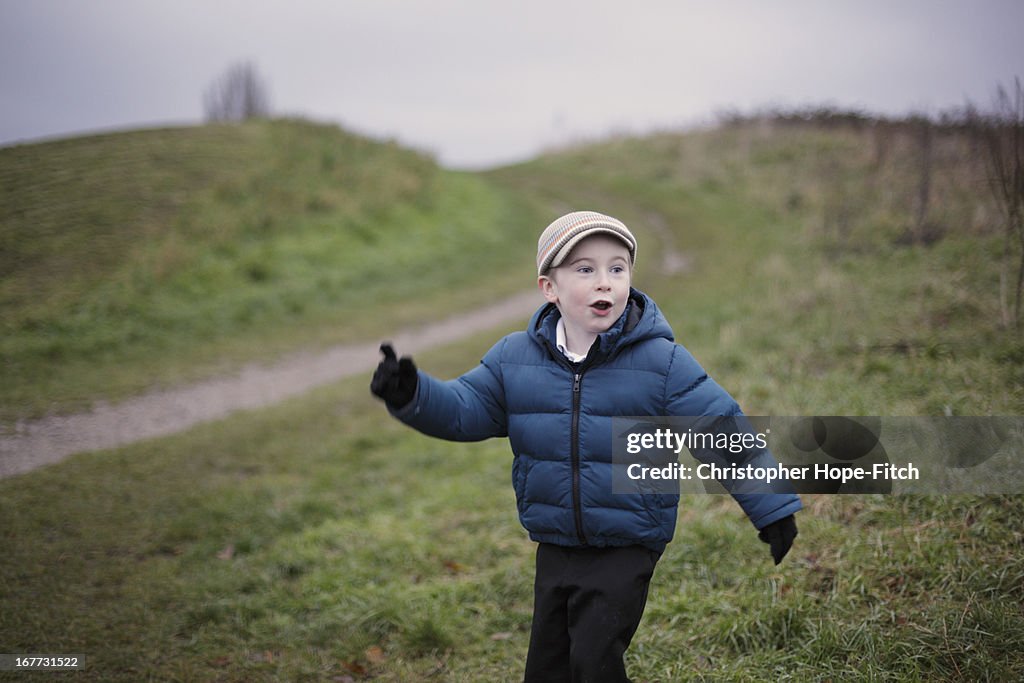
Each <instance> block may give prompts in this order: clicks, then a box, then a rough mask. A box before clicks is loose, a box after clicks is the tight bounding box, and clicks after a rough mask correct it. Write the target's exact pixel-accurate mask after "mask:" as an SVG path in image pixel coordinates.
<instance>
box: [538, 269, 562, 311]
mask: <svg viewBox="0 0 1024 683" xmlns="http://www.w3.org/2000/svg"><path fill="white" fill-rule="evenodd" d="M537 287H539V288H540V291H541V293H542V294H543V295H544V298H545V299H547V300H548V303H552V304H557V303H558V287H557V285H556V284H555V282H554V280H552V279H551V278H549V277H548V276H547V275H541V276H540V277H538V278H537Z"/></svg>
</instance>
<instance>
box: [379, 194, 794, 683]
mask: <svg viewBox="0 0 1024 683" xmlns="http://www.w3.org/2000/svg"><path fill="white" fill-rule="evenodd" d="M635 259H636V239H635V238H634V237H633V234H632V233H631V232H630V231H629V229H628V228H627V227H626V226H625V225H624V224H623V223H622V222H620V221H618V220H616V219H615V218H611V217H609V216H605V215H602V214H599V213H595V212H590V211H577V212H573V213H570V214H568V215H566V216H562V217H561V218H559V219H557V220H555V221H554V222H553V223H551V225H549V226H548V227H547V229H546V230H544V232H543V234H542V235H541V236H540V240H539V242H538V244H537V277H538V280H537V284H538V286H539V287H540V290H541V292H542V293H543V295H544V298H545V299H547V304H545V305H544V306H542V307H541V308H540V309H539V310H538V311H537V312H536V313H535V314H534V315H533V318H532V319H531V320H530V323H529V327H528V328H527V330H526V331H524V332H516V333H513V334H510V335H508V336H506V337H505V338H503V339H502V340H500V341H499V342H498V343H497V344H495V345H494V347H492V348H491V350H490V351H488V352H487V354H486V355H485V356H484V358H483V360H482V361H481V364H480V365H479V366H477V367H476V368H474V369H473V370H471V371H469V372H467V373H466V374H464V375H462V376H461V377H459V378H458V379H455V380H452V381H449V382H443V381H440V380H437V379H435V378H434V377H431V376H430V375H428V374H426V373H424V372H421V371H418V370H417V369H416V366H415V364H414V363H413V362H412V359H411V358H408V357H403V358H402V359H401V360H398V359H397V358H396V357H395V352H394V350H393V349H392V348H391V347H390V345H388V344H382V345H381V350H382V351H383V353H384V360H383V361H382V362H381V363H380V365H379V366H378V368H377V371H376V372H375V373H374V376H373V381H372V383H371V390H372V391H373V393H374V394H376V395H377V396H379V397H380V398H382V399H384V401H385V402H386V404H387V406H388V410H389V411H390V412H391V414H392V415H394V416H395V417H396V418H398V419H399V420H401V421H402V422H404V423H406V424H407V425H409V426H411V427H414V428H415V429H418V430H419V431H421V432H423V433H424V434H428V435H431V436H435V437H439V438H443V439H450V440H455V441H475V440H481V439H486V438H488V437H492V436H508V437H509V440H510V443H511V446H512V451H513V453H514V454H515V457H514V460H513V463H512V483H513V485H514V487H515V493H516V502H517V507H518V510H519V519H520V521H521V522H522V524H523V526H524V527H525V528H526V530H527V531H528V532H529V534H530V538H531V539H532V540H534V541H537V542H538V547H537V569H536V572H537V573H536V579H535V585H534V612H533V627H532V631H531V634H530V648H529V653H528V655H527V661H526V676H525V678H526V681H528V682H532V681H602V682H603V681H627V680H628V679H627V678H626V672H625V668H624V666H623V661H622V657H623V653H624V652H625V650H626V648H627V647H628V646H629V643H630V640H631V639H632V637H633V634H634V632H635V631H636V628H637V626H638V625H639V623H640V618H641V616H642V615H643V610H644V606H645V604H646V600H647V587H648V584H649V582H650V579H651V576H652V574H653V572H654V566H655V564H656V563H657V561H658V559H659V557H660V556H661V553H662V551H663V550H664V549H665V545H666V544H667V543H668V542H669V541H670V540H671V539H672V534H673V532H674V529H675V522H676V516H677V505H678V496H671V495H669V496H664V495H661V496H654V495H641V494H638V493H633V494H624V493H613V492H612V486H611V481H612V453H611V451H612V426H611V422H612V417H613V416H655V415H657V416H673V415H676V416H738V415H742V413H741V412H740V409H739V406H737V404H736V402H735V401H733V399H732V398H731V397H730V396H729V394H727V393H726V392H725V391H724V390H723V389H722V388H721V387H719V386H718V384H716V383H715V382H714V380H712V379H710V378H709V377H708V376H707V373H705V372H704V370H703V369H702V368H701V367H700V365H698V364H697V362H696V361H695V360H694V359H693V357H692V356H691V355H690V354H689V353H688V352H687V351H686V349H685V348H683V347H682V346H679V345H677V344H675V343H674V342H673V335H672V330H671V329H670V328H669V325H668V323H667V322H666V321H665V319H664V317H662V315H661V313H660V312H659V310H658V307H657V306H656V305H655V304H654V301H652V300H651V299H650V298H649V297H648V296H647V295H645V294H644V293H642V292H640V291H638V290H636V289H633V288H632V287H631V286H630V282H631V277H632V268H633V264H634V262H635ZM757 456H758V457H759V458H761V459H762V462H763V461H764V460H763V459H764V458H771V456H770V454H768V453H767V451H764V452H762V453H759V454H757ZM735 497H736V499H737V501H738V502H739V503H740V505H741V506H742V507H743V509H744V511H745V512H746V513H747V515H748V516H749V517H750V520H751V522H753V524H754V526H755V527H756V528H757V529H759V530H760V538H761V540H763V541H764V542H765V543H768V544H769V545H770V546H771V552H772V556H773V557H774V559H775V563H776V564H778V563H779V562H780V561H781V560H782V558H783V556H784V555H785V554H786V552H788V550H789V548H790V546H791V545H792V543H793V539H794V538H795V537H796V534H797V530H796V523H795V521H794V519H793V513H794V512H796V511H797V510H799V509H800V507H801V504H800V500H799V498H797V496H796V495H794V494H787V493H772V494H763V495H760V494H758V495H736V496H735Z"/></svg>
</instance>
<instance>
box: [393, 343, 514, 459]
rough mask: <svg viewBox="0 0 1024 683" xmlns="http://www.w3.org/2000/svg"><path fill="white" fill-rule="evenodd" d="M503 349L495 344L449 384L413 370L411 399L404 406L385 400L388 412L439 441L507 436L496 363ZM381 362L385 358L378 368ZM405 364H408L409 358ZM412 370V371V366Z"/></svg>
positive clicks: (503, 397) (474, 439) (501, 344)
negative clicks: (470, 367) (475, 364)
mask: <svg viewBox="0 0 1024 683" xmlns="http://www.w3.org/2000/svg"><path fill="white" fill-rule="evenodd" d="M503 346H504V340H502V341H500V342H498V343H497V344H495V346H494V347H493V348H492V349H491V350H490V351H488V352H487V355H485V356H484V358H483V360H482V361H481V362H480V365H478V366H477V367H475V368H474V369H472V370H470V371H469V372H467V373H466V374H464V375H462V376H461V377H458V378H456V379H453V380H451V381H447V382H446V381H442V380H439V379H437V378H436V377H432V376H431V375H429V374H427V373H425V372H423V371H422V370H418V371H416V374H415V381H414V382H413V383H412V386H413V387H414V392H413V393H412V398H411V400H409V401H408V402H407V403H405V404H404V405H395V404H394V403H393V402H391V401H387V406H388V412H390V413H391V414H392V415H394V416H395V417H396V418H398V419H399V420H401V421H402V422H404V423H405V424H407V425H409V426H410V427H413V428H414V429H417V430H418V431H420V432H423V433H424V434H427V435H429V436H435V437H438V438H440V439H448V440H450V441H480V440H483V439H487V438H489V437H492V436H507V434H508V426H507V418H506V411H505V392H504V388H503V383H502V379H501V363H500V357H501V349H502V347H503ZM403 360H404V359H403ZM385 362H387V358H385V361H382V363H381V365H382V366H383V365H384V363H385ZM409 362H410V365H411V359H410V361H409ZM412 368H413V369H414V370H415V365H412ZM374 393H377V392H376V391H375V392H374ZM378 395H380V394H378Z"/></svg>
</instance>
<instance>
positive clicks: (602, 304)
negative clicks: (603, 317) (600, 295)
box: [590, 301, 612, 311]
mask: <svg viewBox="0 0 1024 683" xmlns="http://www.w3.org/2000/svg"><path fill="white" fill-rule="evenodd" d="M590 307H591V308H596V309H597V310H599V311H607V310H608V309H610V308H611V307H612V302H610V301H597V302H595V303H592V304H590Z"/></svg>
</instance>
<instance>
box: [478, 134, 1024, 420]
mask: <svg viewBox="0 0 1024 683" xmlns="http://www.w3.org/2000/svg"><path fill="white" fill-rule="evenodd" d="M919 140H920V136H919V133H918V132H917V131H916V130H915V129H914V128H913V127H912V126H910V125H909V124H906V123H898V122H873V123H870V124H869V123H863V122H862V123H861V125H835V126H825V125H817V124H815V123H803V124H792V123H789V124H784V123H780V122H772V121H753V122H745V123H743V124H741V125H736V126H728V127H723V128H719V129H715V130H710V131H704V132H697V133H688V134H674V133H671V134H670V133H666V134H659V135H651V136H647V137H643V138H623V139H615V140H609V141H605V142H599V143H595V144H587V145H581V146H579V147H574V148H570V149H566V150H562V151H559V152H555V153H552V154H549V155H546V156H544V157H541V158H538V159H536V160H534V161H531V162H529V163H525V164H521V165H517V166H513V167H509V168H504V169H498V170H495V171H493V172H491V173H490V174H488V176H487V177H488V179H490V180H492V181H494V182H496V183H498V184H500V185H502V186H504V187H506V188H508V189H509V191H510V192H515V193H519V194H521V195H523V196H528V197H531V198H533V201H536V202H538V203H540V204H543V205H546V206H547V207H548V212H549V213H550V214H557V213H558V212H560V211H562V210H565V209H567V208H584V207H595V208H597V209H598V210H604V211H606V212H608V213H612V214H614V215H617V216H620V217H621V218H623V219H624V220H626V222H627V223H628V224H629V225H630V226H631V227H632V228H633V229H634V231H635V232H637V233H638V235H639V241H640V247H639V256H638V267H637V274H636V281H637V283H638V284H639V285H640V286H641V287H643V288H645V289H647V290H649V291H650V293H652V294H653V295H654V296H655V298H656V299H657V301H658V304H659V306H660V307H661V308H662V309H663V310H664V311H665V313H666V315H667V316H668V317H669V320H670V322H672V324H673V326H674V329H675V332H676V335H677V339H678V340H679V341H681V342H682V343H684V344H686V345H687V346H688V347H689V348H690V349H691V350H692V351H694V353H695V354H696V355H697V357H698V358H699V359H700V360H701V361H702V362H703V363H704V364H705V366H706V367H707V368H708V369H709V370H710V371H711V372H712V374H714V375H715V376H716V378H718V379H719V380H720V381H721V382H722V383H723V384H724V385H725V386H727V387H728V388H729V389H730V390H731V391H733V392H735V393H736V394H737V397H738V398H739V400H740V403H741V404H742V405H744V407H745V408H746V409H747V410H748V412H754V413H757V414H776V415H787V414H790V415H798V414H866V415H899V414H903V415H919V414H930V415H941V414H945V413H950V414H965V415H970V414H1020V413H1021V411H1022V409H1024V371H1022V361H1024V344H1022V343H1021V340H1020V337H1019V336H1018V335H1017V334H1016V333H1014V332H1013V331H1012V330H1007V329H1005V328H1004V327H1003V326H1002V324H1001V319H1000V311H999V303H998V290H999V255H1000V253H1001V250H1002V248H1003V242H1002V236H1001V234H1000V224H999V214H998V210H997V207H996V206H995V205H994V203H993V200H992V199H991V196H990V195H989V192H988V188H987V185H986V178H985V169H984V164H983V160H982V159H981V157H980V156H979V155H978V153H977V152H976V151H975V149H974V147H973V145H972V143H971V140H970V139H969V138H968V137H967V136H966V135H964V134H963V133H962V132H961V131H958V130H956V129H955V128H942V127H936V128H935V129H934V130H933V132H932V136H931V138H930V140H931V147H930V149H929V153H928V156H927V159H928V160H929V163H928V165H927V167H926V169H925V167H923V166H922V162H921V159H922V151H921V145H920V143H919ZM922 187H926V191H925V193H924V196H925V197H926V200H925V201H922Z"/></svg>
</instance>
